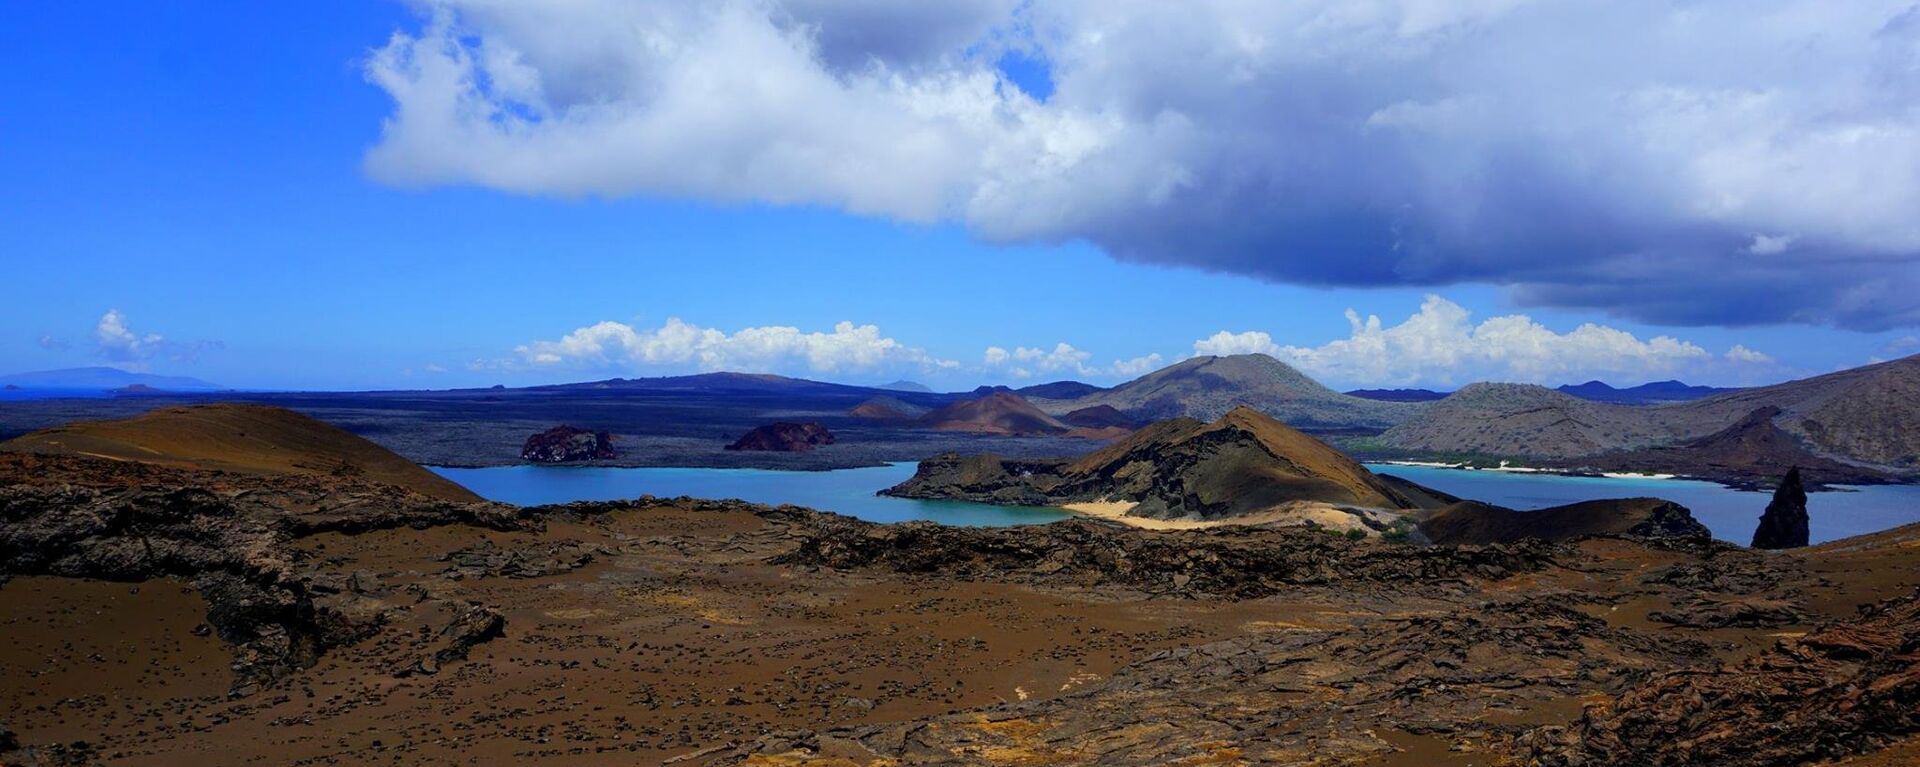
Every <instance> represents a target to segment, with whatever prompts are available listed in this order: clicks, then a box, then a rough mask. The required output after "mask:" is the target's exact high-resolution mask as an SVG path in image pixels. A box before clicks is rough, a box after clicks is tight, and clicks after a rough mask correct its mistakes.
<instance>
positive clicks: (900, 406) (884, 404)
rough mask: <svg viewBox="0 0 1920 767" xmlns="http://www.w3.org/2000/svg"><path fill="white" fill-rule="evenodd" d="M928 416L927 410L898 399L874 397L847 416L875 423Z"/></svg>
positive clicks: (854, 408) (849, 411)
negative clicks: (870, 420)
mask: <svg viewBox="0 0 1920 767" xmlns="http://www.w3.org/2000/svg"><path fill="white" fill-rule="evenodd" d="M926 414H927V408H924V407H921V406H919V405H915V404H913V403H911V402H907V401H906V400H902V399H899V398H897V397H874V398H873V399H870V400H867V401H865V402H862V403H860V404H858V405H855V406H853V409H852V410H848V411H847V415H850V416H853V417H855V418H868V419H872V420H875V421H911V420H913V419H915V418H919V417H920V416H923V415H926Z"/></svg>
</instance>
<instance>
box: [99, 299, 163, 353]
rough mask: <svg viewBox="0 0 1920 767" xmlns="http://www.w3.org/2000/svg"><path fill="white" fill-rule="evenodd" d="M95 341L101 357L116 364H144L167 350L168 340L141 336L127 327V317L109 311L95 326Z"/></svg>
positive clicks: (114, 311) (156, 336) (159, 337)
mask: <svg viewBox="0 0 1920 767" xmlns="http://www.w3.org/2000/svg"><path fill="white" fill-rule="evenodd" d="M93 335H94V340H95V342H96V344H97V346H98V349H99V352H100V356H102V357H106V358H107V359H110V360H113V361H115V362H142V361H145V360H147V359H149V358H151V357H153V356H154V355H155V354H158V353H160V352H161V351H162V350H164V349H165V348H166V344H167V339H165V338H162V337H161V336H160V335H159V334H158V333H148V334H146V335H141V334H139V333H135V332H133V330H131V329H129V328H128V327H127V316H126V315H124V314H121V313H120V310H119V309H108V310H107V313H106V314H102V315H100V321H99V322H98V323H96V324H95V325H94V329H93Z"/></svg>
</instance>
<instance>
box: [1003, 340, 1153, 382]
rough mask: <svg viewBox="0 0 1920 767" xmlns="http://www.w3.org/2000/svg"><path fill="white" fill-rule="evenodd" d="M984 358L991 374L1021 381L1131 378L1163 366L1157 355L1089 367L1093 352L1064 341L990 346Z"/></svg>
mask: <svg viewBox="0 0 1920 767" xmlns="http://www.w3.org/2000/svg"><path fill="white" fill-rule="evenodd" d="M982 359H983V361H984V362H985V367H986V370H987V371H988V372H993V373H1004V374H1006V375H1010V376H1013V377H1014V378H1021V379H1025V378H1033V377H1035V376H1060V375H1065V376H1073V377H1079V378H1122V377H1126V378H1130V377H1136V376H1139V375H1141V374H1144V373H1149V372H1152V371H1153V370H1155V369H1157V368H1159V367H1160V365H1161V357H1160V355H1159V354H1157V353H1156V354H1148V355H1145V356H1142V357H1134V358H1131V359H1124V360H1114V361H1113V362H1112V363H1110V364H1107V365H1104V366H1102V365H1093V364H1089V363H1090V361H1091V360H1092V359H1093V354H1092V353H1091V352H1085V351H1081V350H1079V349H1076V348H1074V347H1073V345H1072V344H1069V343H1066V342H1064V341H1063V342H1060V343H1057V344H1054V346H1053V348H1052V349H1040V348H1034V347H1027V346H1016V347H1014V348H1013V349H1012V350H1011V351H1009V350H1007V349H1005V348H1002V347H999V346H989V347H987V351H986V354H985V355H984V356H983V358H982Z"/></svg>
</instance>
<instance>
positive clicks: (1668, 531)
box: [1419, 498, 1713, 545]
mask: <svg viewBox="0 0 1920 767" xmlns="http://www.w3.org/2000/svg"><path fill="white" fill-rule="evenodd" d="M1419 527H1420V531H1421V532H1423V533H1425V534H1426V536H1427V539H1428V540H1431V541H1433V542H1434V543H1440V544H1449V545H1461V544H1477V543H1499V542H1503V541H1516V540H1521V539H1524V538H1538V539H1541V540H1548V541H1564V540H1571V539H1574V538H1581V537H1585V536H1591V535H1631V536H1638V537H1642V538H1664V539H1680V540H1689V541H1706V540H1709V539H1711V538H1712V537H1713V533H1712V531H1710V530H1708V529H1707V526H1706V525H1702V524H1700V522H1699V520H1696V519H1694V518H1693V513H1692V512H1690V511H1688V510H1687V507H1685V506H1681V505H1680V504H1677V503H1674V502H1672V501H1665V500H1661V499H1659V498H1622V499H1610V500H1599V501H1582V502H1580V503H1572V504H1567V505H1565V506H1554V507H1551V508H1545V509H1536V510H1533V511H1514V510H1513V509H1507V508H1502V507H1499V506H1493V505H1490V504H1485V503H1479V502H1476V501H1464V502H1461V503H1456V504H1452V505H1449V506H1445V507H1442V508H1440V509H1437V510H1434V511H1432V512H1429V513H1427V514H1425V515H1423V516H1422V518H1421V519H1420V522H1419Z"/></svg>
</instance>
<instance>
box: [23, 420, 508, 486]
mask: <svg viewBox="0 0 1920 767" xmlns="http://www.w3.org/2000/svg"><path fill="white" fill-rule="evenodd" d="M0 450H12V451H17V452H25V453H43V454H52V455H86V456H94V457H99V458H111V459H114V460H119V461H137V462H140V463H150V464H156V465H161V466H172V467H178V468H204V469H217V470H221V471H233V472H244V473H252V474H305V475H310V476H348V477H362V478H365V479H367V480H370V481H374V482H380V483H384V484H389V485H397V486H399V487H404V488H407V489H409V490H412V491H414V492H417V493H421V494H423V495H428V496H432V497H434V498H440V499H443V500H449V501H478V500H480V497H479V496H476V495H474V494H473V493H472V492H471V491H469V490H467V489H466V488H464V487H461V486H459V485H458V484H455V483H454V482H452V481H451V480H448V479H446V478H444V477H441V476H440V475H438V474H435V473H433V472H431V471H427V470H426V469H423V468H420V467H419V466H418V465H416V464H414V463H413V462H412V461H409V460H407V459H405V458H401V457H400V456H398V455H396V454H394V453H393V452H392V451H390V450H387V449H386V448H383V447H380V446H379V445H375V444H373V443H372V442H368V441H366V440H364V439H361V438H360V437H357V436H354V435H352V434H349V433H347V432H345V431H342V430H340V429H338V428H335V427H333V426H329V425H327V424H325V423H322V422H320V421H317V420H314V419H312V418H308V417H307V416H304V415H301V414H299V413H295V412H293V411H291V410H287V409H284V408H277V407H268V406H264V405H239V404H218V405H194V406H190V407H167V408H160V409H158V410H152V411H148V412H146V413H144V414H141V415H137V416H134V417H132V418H122V419H117V420H111V421H76V422H74V423H70V424H68V425H65V426H59V427H55V428H51V429H43V430H40V431H36V432H32V433H30V434H26V435H23V436H20V437H18V438H15V439H11V440H8V441H6V442H0Z"/></svg>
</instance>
